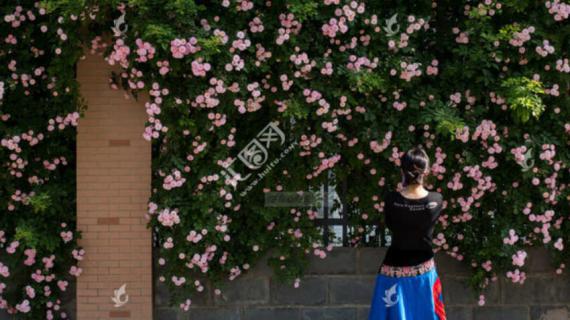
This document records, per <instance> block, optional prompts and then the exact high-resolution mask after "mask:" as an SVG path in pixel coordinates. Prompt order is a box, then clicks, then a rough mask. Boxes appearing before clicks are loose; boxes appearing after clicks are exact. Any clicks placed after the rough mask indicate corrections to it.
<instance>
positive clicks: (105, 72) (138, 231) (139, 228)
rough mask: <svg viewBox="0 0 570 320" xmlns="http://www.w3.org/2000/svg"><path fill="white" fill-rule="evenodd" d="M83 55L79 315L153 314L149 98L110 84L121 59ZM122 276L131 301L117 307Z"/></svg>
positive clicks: (139, 317)
mask: <svg viewBox="0 0 570 320" xmlns="http://www.w3.org/2000/svg"><path fill="white" fill-rule="evenodd" d="M85 55H86V58H85V59H84V60H82V61H80V62H79V64H78V66H77V78H78V81H79V83H80V85H81V94H82V95H83V97H85V99H86V100H87V105H88V110H87V112H86V114H85V117H84V118H81V119H80V120H79V126H78V137H77V225H78V229H79V230H81V231H82V233H83V236H82V239H80V240H79V244H80V245H82V246H83V247H84V248H85V251H86V254H85V259H84V260H83V261H82V262H81V263H80V266H81V267H82V268H83V273H82V274H81V276H80V277H79V278H78V281H77V318H78V319H79V320H88V319H133V320H144V319H152V258H151V250H152V245H151V232H150V230H149V229H147V228H146V220H145V219H144V213H145V211H146V210H147V209H146V208H147V201H148V197H149V196H150V188H151V187H150V179H151V145H150V143H149V142H148V141H145V140H144V139H143V138H142V133H143V129H144V122H145V119H146V113H145V108H144V102H142V101H140V100H139V102H136V101H135V100H134V98H131V99H126V98H125V96H124V92H123V90H112V89H110V87H109V84H108V77H109V75H110V71H111V70H119V68H118V67H117V66H113V67H112V66H110V65H108V64H107V63H106V62H105V61H104V60H103V58H102V57H101V56H99V55H91V54H90V53H89V50H85ZM139 99H140V98H139ZM141 100H142V99H141ZM123 284H126V294H127V295H128V302H127V303H126V304H124V305H123V306H120V307H115V306H114V302H113V301H112V300H111V296H113V294H114V290H115V289H118V288H119V287H121V286H122V285H123ZM121 298H122V299H124V298H125V297H124V296H123V297H121Z"/></svg>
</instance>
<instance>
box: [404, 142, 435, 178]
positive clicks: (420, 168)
mask: <svg viewBox="0 0 570 320" xmlns="http://www.w3.org/2000/svg"><path fill="white" fill-rule="evenodd" d="M400 163H401V168H402V173H403V175H404V181H403V185H404V186H407V185H410V184H423V179H424V175H425V174H426V173H427V172H428V168H429V165H430V163H429V157H428V155H427V153H426V151H425V150H424V148H423V147H422V145H417V146H415V147H414V148H412V149H410V150H408V152H406V154H404V156H402V158H401V159H400Z"/></svg>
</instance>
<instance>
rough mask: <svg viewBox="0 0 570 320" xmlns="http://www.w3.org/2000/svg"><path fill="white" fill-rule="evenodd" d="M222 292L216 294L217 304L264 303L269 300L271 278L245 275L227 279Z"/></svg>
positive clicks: (215, 301)
mask: <svg viewBox="0 0 570 320" xmlns="http://www.w3.org/2000/svg"><path fill="white" fill-rule="evenodd" d="M220 289H221V290H222V294H221V295H219V296H214V303H215V304H216V305H228V304H232V305H234V304H235V305H238V304H263V303H268V302H269V279H268V278H258V277H251V276H244V277H241V278H237V279H235V280H233V281H226V282H225V286H224V287H222V288H220Z"/></svg>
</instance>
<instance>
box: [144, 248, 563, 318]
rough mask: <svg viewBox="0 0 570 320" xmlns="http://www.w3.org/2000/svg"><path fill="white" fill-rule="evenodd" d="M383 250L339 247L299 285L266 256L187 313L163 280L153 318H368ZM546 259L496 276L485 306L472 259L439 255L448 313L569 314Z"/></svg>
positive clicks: (533, 254)
mask: <svg viewBox="0 0 570 320" xmlns="http://www.w3.org/2000/svg"><path fill="white" fill-rule="evenodd" d="M384 253H385V249H384V248H361V249H351V248H336V249H334V250H333V251H332V252H331V253H330V255H329V257H328V258H326V259H324V260H320V259H319V258H314V259H312V260H313V261H312V262H311V264H310V267H309V269H308V270H307V271H308V272H307V275H306V277H305V279H304V280H302V281H301V286H300V287H299V288H297V289H295V288H293V287H292V286H286V285H281V284H279V283H278V282H277V281H275V279H273V277H272V272H271V269H270V268H269V267H267V266H266V265H265V263H264V262H263V263H262V264H260V265H257V266H256V268H254V269H253V270H251V271H250V272H249V273H247V274H245V275H243V276H242V277H241V278H239V279H236V280H234V281H233V282H230V283H228V286H227V287H226V288H225V289H224V290H223V295H222V296H215V295H213V293H212V292H211V291H207V290H205V292H204V293H202V294H200V295H195V297H194V298H193V303H192V306H191V307H190V311H188V312H186V313H185V312H183V311H179V309H178V308H177V307H169V306H168V291H167V290H166V288H165V286H164V284H162V283H160V282H158V281H157V282H156V290H155V292H154V294H155V317H154V319H160V320H182V319H191V320H321V319H323V320H324V319H327V320H337V319H338V320H365V319H367V317H368V308H369V305H370V300H371V297H372V291H373V288H374V281H375V275H376V271H377V267H378V264H379V263H380V261H381V259H382V257H383V256H384ZM548 259H549V258H548V253H547V252H546V251H544V250H542V249H533V250H531V251H530V252H529V258H528V260H527V266H528V268H529V274H528V278H527V280H526V282H525V283H524V284H523V285H520V284H513V283H511V282H510V281H509V280H508V279H500V280H498V281H497V282H495V283H493V284H492V285H491V286H490V287H489V288H488V290H487V293H486V296H487V299H486V301H487V302H486V305H485V306H483V307H480V306H478V305H477V301H478V297H476V296H475V295H474V294H472V293H471V291H470V290H469V288H468V286H467V282H466V279H468V275H469V268H468V267H467V265H466V264H464V263H460V262H458V261H456V260H454V259H452V258H450V257H448V256H446V255H445V254H439V253H438V254H436V263H437V270H438V274H439V276H440V278H441V280H442V285H443V294H444V303H445V306H446V312H447V315H448V320H531V319H532V320H569V319H570V277H569V276H568V275H556V274H555V273H554V269H553V268H552V267H550V265H549V263H548V261H549V260H548ZM499 278H501V277H499ZM413 320H420V319H413Z"/></svg>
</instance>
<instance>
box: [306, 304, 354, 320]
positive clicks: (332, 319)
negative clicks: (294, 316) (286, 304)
mask: <svg viewBox="0 0 570 320" xmlns="http://www.w3.org/2000/svg"><path fill="white" fill-rule="evenodd" d="M355 319H356V308H352V307H327V308H304V309H301V320H355Z"/></svg>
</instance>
